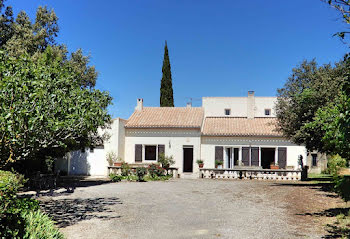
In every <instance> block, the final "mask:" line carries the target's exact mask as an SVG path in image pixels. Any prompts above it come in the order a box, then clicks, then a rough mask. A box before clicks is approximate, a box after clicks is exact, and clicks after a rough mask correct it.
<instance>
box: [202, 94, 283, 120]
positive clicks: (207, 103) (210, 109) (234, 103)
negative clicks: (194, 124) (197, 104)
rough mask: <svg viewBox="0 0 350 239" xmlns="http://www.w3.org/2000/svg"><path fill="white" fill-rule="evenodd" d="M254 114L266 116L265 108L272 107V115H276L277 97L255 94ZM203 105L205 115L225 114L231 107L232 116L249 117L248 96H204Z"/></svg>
mask: <svg viewBox="0 0 350 239" xmlns="http://www.w3.org/2000/svg"><path fill="white" fill-rule="evenodd" d="M253 98H254V101H253V102H255V106H254V116H255V117H266V115H265V109H271V115H270V116H268V117H275V116H276V114H275V110H274V106H275V102H276V100H277V98H276V97H256V96H254V97H253ZM202 107H203V108H204V114H205V116H225V109H231V116H236V117H247V116H248V112H247V108H248V97H203V98H202Z"/></svg>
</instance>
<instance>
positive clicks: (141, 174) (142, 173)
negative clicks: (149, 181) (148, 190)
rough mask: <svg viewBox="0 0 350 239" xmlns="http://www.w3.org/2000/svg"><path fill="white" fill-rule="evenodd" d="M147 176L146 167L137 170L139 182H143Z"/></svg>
mask: <svg viewBox="0 0 350 239" xmlns="http://www.w3.org/2000/svg"><path fill="white" fill-rule="evenodd" d="M146 174H147V169H146V168H144V167H139V168H136V176H137V181H139V182H143V181H144V177H145V175H146Z"/></svg>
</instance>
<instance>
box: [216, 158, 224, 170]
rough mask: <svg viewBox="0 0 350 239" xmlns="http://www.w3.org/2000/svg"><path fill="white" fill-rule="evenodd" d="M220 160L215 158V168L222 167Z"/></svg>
mask: <svg viewBox="0 0 350 239" xmlns="http://www.w3.org/2000/svg"><path fill="white" fill-rule="evenodd" d="M222 164H223V163H222V161H220V160H215V168H222Z"/></svg>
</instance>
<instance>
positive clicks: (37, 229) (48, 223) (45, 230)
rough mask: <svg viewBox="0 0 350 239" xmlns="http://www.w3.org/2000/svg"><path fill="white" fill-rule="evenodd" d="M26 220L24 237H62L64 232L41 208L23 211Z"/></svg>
mask: <svg viewBox="0 0 350 239" xmlns="http://www.w3.org/2000/svg"><path fill="white" fill-rule="evenodd" d="M22 217H23V218H24V220H25V225H24V236H23V238H24V239H36V238H42V239H61V238H64V236H63V234H62V233H61V232H60V231H59V230H58V229H57V228H56V227H55V225H54V223H53V221H52V220H51V219H50V218H49V217H48V216H47V215H46V214H44V213H42V212H41V211H40V210H37V211H25V212H24V213H22Z"/></svg>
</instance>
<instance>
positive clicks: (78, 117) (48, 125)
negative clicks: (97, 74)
mask: <svg viewBox="0 0 350 239" xmlns="http://www.w3.org/2000/svg"><path fill="white" fill-rule="evenodd" d="M73 68H74V65H73V63H72V62H70V61H65V60H64V59H62V57H57V55H55V52H54V50H53V49H52V48H51V47H50V46H49V47H47V48H46V50H45V51H44V52H43V54H40V55H39V56H38V58H37V59H36V60H34V59H33V58H32V57H31V56H30V55H28V54H24V55H22V56H21V57H19V58H14V57H11V56H8V55H7V54H6V53H5V52H3V51H1V52H0V79H1V81H0V165H2V166H4V165H7V164H8V163H13V162H15V161H17V160H19V159H31V158H35V157H38V156H39V155H40V154H43V153H44V155H45V156H50V155H52V156H57V155H58V154H60V155H61V156H62V155H63V154H64V153H65V152H67V151H68V150H72V149H75V148H82V147H85V146H87V145H90V144H91V143H93V142H94V141H95V140H97V139H99V138H100V136H99V135H98V134H97V129H98V128H99V127H103V126H105V124H106V122H109V121H110V116H109V114H108V112H107V106H108V105H109V104H110V103H111V97H110V96H109V94H108V93H107V92H101V91H99V90H96V89H90V88H84V87H81V85H80V83H79V81H78V80H77V78H79V77H80V76H79V75H78V73H77V72H74V71H72V69H73Z"/></svg>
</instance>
